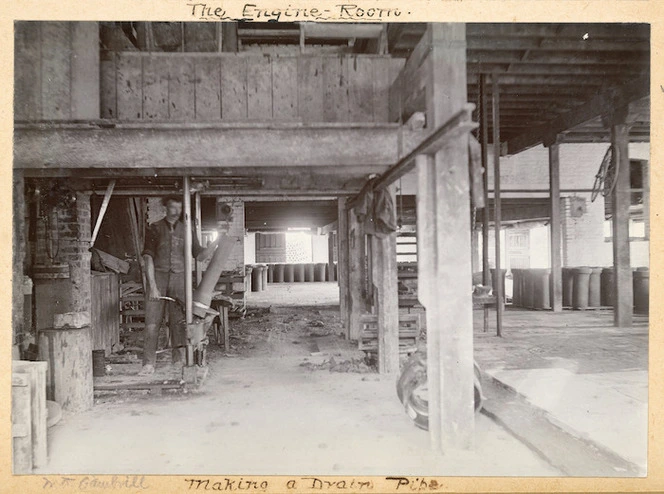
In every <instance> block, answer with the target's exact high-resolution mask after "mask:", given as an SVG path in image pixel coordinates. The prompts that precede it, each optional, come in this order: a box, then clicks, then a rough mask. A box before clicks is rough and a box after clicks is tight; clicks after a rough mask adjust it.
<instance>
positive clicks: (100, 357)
mask: <svg viewBox="0 0 664 494" xmlns="http://www.w3.org/2000/svg"><path fill="white" fill-rule="evenodd" d="M92 375H93V376H94V377H101V376H105V375H106V350H92Z"/></svg>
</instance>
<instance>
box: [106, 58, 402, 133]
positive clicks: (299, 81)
mask: <svg viewBox="0 0 664 494" xmlns="http://www.w3.org/2000/svg"><path fill="white" fill-rule="evenodd" d="M403 62H404V61H403V60H402V59H394V58H390V57H389V56H376V55H302V56H287V57H276V56H269V55H256V54H234V53H215V54H209V53H134V52H127V53H115V54H110V55H105V56H103V57H102V61H101V83H100V85H101V95H100V96H101V98H100V100H101V101H100V104H101V117H102V118H109V119H118V120H123V121H126V120H179V121H201V122H205V121H228V122H238V121H258V122H260V121H286V122H288V121H290V122H303V123H312V122H380V123H384V122H389V121H390V119H389V91H390V86H391V84H392V82H393V81H394V79H395V77H396V75H397V74H398V72H399V70H400V69H401V67H402V66H403Z"/></svg>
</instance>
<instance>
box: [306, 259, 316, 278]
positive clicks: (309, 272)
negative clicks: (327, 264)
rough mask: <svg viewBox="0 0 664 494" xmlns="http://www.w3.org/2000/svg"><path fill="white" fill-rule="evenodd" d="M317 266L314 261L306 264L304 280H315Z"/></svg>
mask: <svg viewBox="0 0 664 494" xmlns="http://www.w3.org/2000/svg"><path fill="white" fill-rule="evenodd" d="M315 271H316V268H315V267H314V263H312V262H309V263H307V264H305V265H304V281H314V276H315Z"/></svg>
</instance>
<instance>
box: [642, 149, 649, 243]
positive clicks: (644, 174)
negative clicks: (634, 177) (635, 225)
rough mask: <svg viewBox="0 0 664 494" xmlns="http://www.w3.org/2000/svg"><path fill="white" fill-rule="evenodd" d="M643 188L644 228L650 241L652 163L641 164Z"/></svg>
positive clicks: (643, 162)
mask: <svg viewBox="0 0 664 494" xmlns="http://www.w3.org/2000/svg"><path fill="white" fill-rule="evenodd" d="M641 177H642V182H641V187H642V188H643V226H644V231H645V234H646V239H647V240H648V241H650V162H649V161H642V162H641Z"/></svg>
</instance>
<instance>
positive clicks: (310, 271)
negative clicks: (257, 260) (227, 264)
mask: <svg viewBox="0 0 664 494" xmlns="http://www.w3.org/2000/svg"><path fill="white" fill-rule="evenodd" d="M245 273H246V276H247V280H250V286H251V291H252V292H261V291H263V290H265V289H266V288H267V285H268V284H271V283H311V282H322V281H336V280H337V265H336V263H335V264H333V265H332V266H330V265H329V264H328V263H324V262H317V263H297V264H292V263H275V264H247V265H246V266H245Z"/></svg>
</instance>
